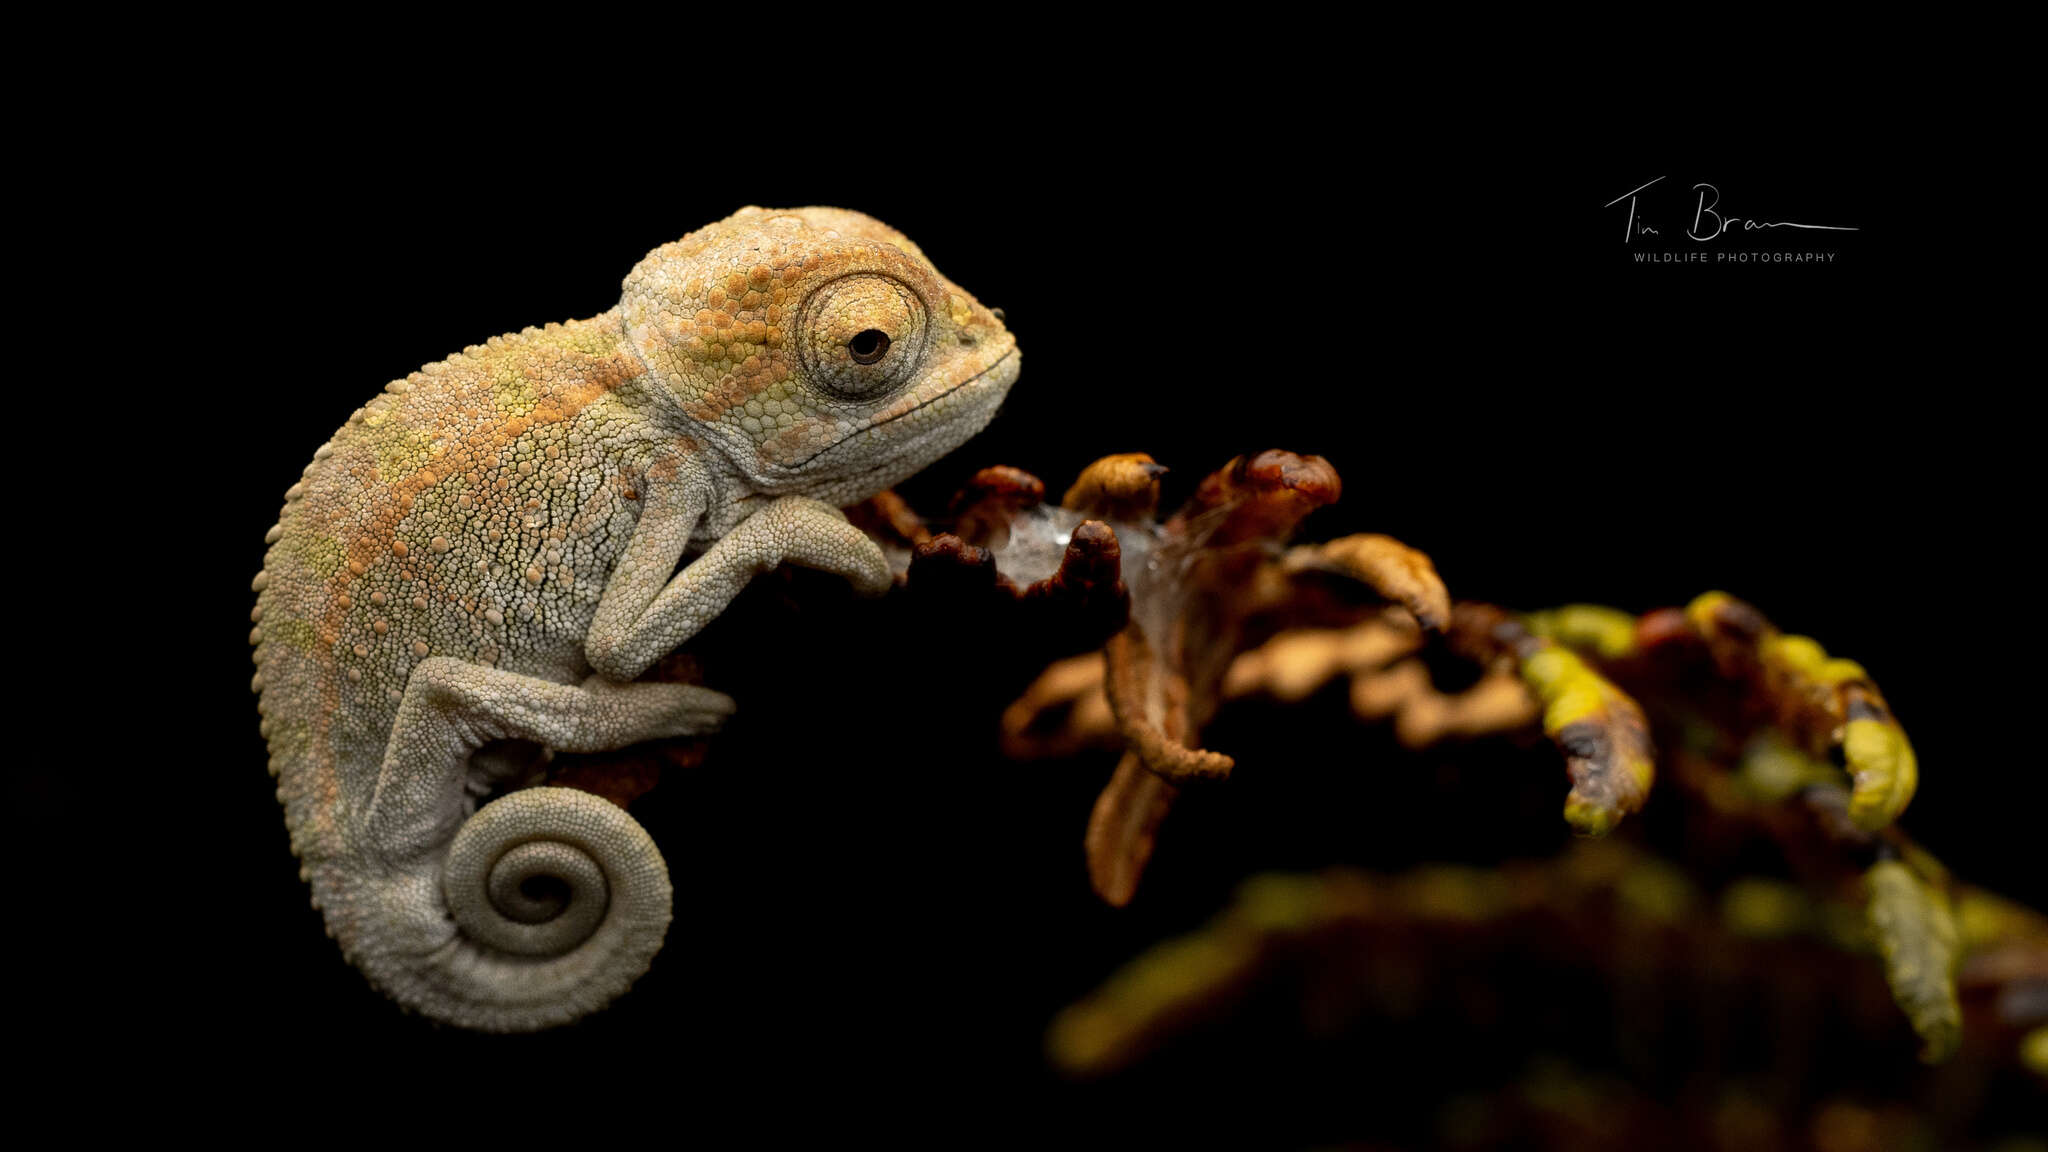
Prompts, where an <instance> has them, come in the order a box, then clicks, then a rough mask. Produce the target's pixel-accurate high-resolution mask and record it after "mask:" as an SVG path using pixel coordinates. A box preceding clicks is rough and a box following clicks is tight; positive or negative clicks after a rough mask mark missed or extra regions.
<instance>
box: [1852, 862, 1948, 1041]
mask: <svg viewBox="0 0 2048 1152" xmlns="http://www.w3.org/2000/svg"><path fill="white" fill-rule="evenodd" d="M1866 880H1867V881H1868V883H1869V885H1870V905H1869V915H1870V930H1871V933H1872V935H1874V936H1875V937H1876V939H1877V948H1878V952H1879V953H1880V954H1881V955H1882V956H1883V957H1884V974H1885V979H1886V981H1887V982H1889V983H1890V984H1891V987H1892V996H1893V998H1895V999H1896V1000H1898V1002H1899V1007H1901V1008H1903V1009H1905V1011H1906V1019H1908V1020H1910V1021H1912V1023H1913V1030H1914V1031H1915V1032H1918V1033H1919V1034H1920V1042H1921V1049H1920V1058H1921V1059H1922V1060H1925V1061H1927V1062H1928V1063H1930V1064H1934V1063H1939V1062H1941V1061H1943V1060H1946V1059H1948V1057H1949V1056H1950V1055H1952V1054H1953V1053H1954V1052H1955V1050H1956V1046H1957V1045H1958V1044H1960V1043H1961V1042H1962V1032H1963V1010H1962V1006H1961V1005H1960V1004H1959V1003H1958V1002H1957V1000H1956V964H1957V961H1958V959H1959V956H1960V950H1959V945H1958V941H1957V935H1956V924H1955V918H1954V916H1953V915H1952V914H1951V913H1950V911H1949V906H1948V898H1947V897H1946V896H1944V895H1943V894H1941V893H1940V892H1937V891H1935V890H1934V889H1933V888H1932V887H1930V886H1928V885H1927V884H1925V883H1923V882H1922V881H1921V879H1920V878H1919V877H1918V876H1915V875H1914V874H1913V871H1912V869H1910V868H1908V867H1906V866H1905V865H1904V864H1902V863H1900V862H1899V861H1897V860H1880V861H1878V862H1877V863H1876V864H1874V865H1872V866H1871V869H1870V871H1869V873H1868V874H1867V875H1866Z"/></svg>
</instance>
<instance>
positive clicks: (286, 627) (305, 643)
mask: <svg viewBox="0 0 2048 1152" xmlns="http://www.w3.org/2000/svg"><path fill="white" fill-rule="evenodd" d="M263 640H264V643H266V644H270V643H276V644H282V645H284V646H285V647H287V648H290V649H292V650H294V651H297V652H313V651H316V650H318V649H320V648H322V647H324V645H322V644H321V643H320V634H319V633H318V632H317V631H315V630H314V628H313V626H312V625H311V624H309V623H307V622H306V621H304V620H298V619H281V620H278V621H277V622H276V623H275V624H273V625H271V627H270V630H269V632H267V633H266V634H265V635H264V638H263Z"/></svg>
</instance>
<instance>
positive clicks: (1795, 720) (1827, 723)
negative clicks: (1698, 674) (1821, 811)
mask: <svg viewBox="0 0 2048 1152" xmlns="http://www.w3.org/2000/svg"><path fill="white" fill-rule="evenodd" d="M1685 619H1686V622H1687V624H1688V625H1689V626H1690V627H1691V629H1692V631H1693V633H1694V634H1695V635H1697V636H1698V637H1699V638H1700V639H1701V640H1702V641H1703V642H1704V643H1705V644H1706V646H1707V650H1708V652H1710V653H1711V654H1712V656H1713V658H1714V662H1715V664H1716V665H1717V666H1719V667H1720V669H1721V671H1722V674H1723V675H1726V676H1729V677H1732V678H1736V679H1739V680H1741V681H1743V682H1744V683H1746V684H1748V685H1749V686H1750V689H1751V692H1752V694H1753V699H1754V701H1755V704H1756V706H1757V707H1758V708H1759V709H1761V710H1764V711H1766V712H1767V714H1768V716H1769V717H1770V719H1771V720H1772V721H1773V722H1775V723H1776V724H1777V725H1778V726H1779V728H1780V729H1781V730H1783V731H1784V732H1785V733H1786V734H1787V735H1789V736H1791V737H1792V738H1793V739H1794V740H1796V741H1798V742H1799V743H1800V744H1801V745H1802V746H1803V747H1804V748H1805V749H1806V750H1807V752H1808V753H1809V754H1811V755H1814V756H1826V755H1827V754H1829V753H1830V752H1835V753H1838V754H1839V755H1840V756H1841V757H1842V760H1843V763H1844V765H1845V766H1846V768H1847V770H1848V773H1849V777H1850V779H1851V781H1852V782H1853V787H1852V790H1851V794H1850V801H1849V814H1850V817H1851V819H1853V820H1855V821H1856V823H1857V824H1858V825H1860V826H1861V827H1863V828H1865V829H1868V830H1872V831H1875V830H1877V829H1880V828H1883V827H1884V826H1886V825H1888V824H1890V823H1891V822H1892V821H1894V820H1896V819H1898V816H1899V814H1900V813H1901V812H1903V811H1905V809H1906V805H1907V804H1908V803H1910V802H1911V801H1912V799H1913V792H1914V790H1915V789H1916V788H1917V787H1918V786H1919V781H1920V768H1919V762H1918V760H1917V759H1916V758H1915V757H1914V755H1913V745H1912V743H1911V741H1909V740H1907V738H1906V733H1905V730H1904V729H1902V728H1901V727H1900V726H1899V722H1898V720H1897V719H1896V718H1895V717H1894V716H1893V715H1892V712H1891V708H1890V707H1889V706H1888V705H1887V704H1886V703H1885V701H1884V696H1883V694H1882V693H1880V692H1879V691H1878V689H1877V685H1876V684H1874V683H1872V682H1871V680H1870V677H1869V674H1868V673H1866V672H1864V670H1863V667H1862V665H1860V664H1857V663H1856V662H1855V661H1853V660H1843V659H1839V658H1834V657H1830V656H1829V655H1828V654H1827V651H1826V650H1825V649H1823V648H1822V647H1821V646H1820V645H1819V644H1818V643H1817V642H1815V641H1814V640H1812V639H1811V638H1809V637H1806V636H1791V635H1786V634H1784V633H1781V632H1779V631H1778V630H1777V628H1775V627H1773V626H1772V624H1771V623H1770V621H1769V620H1766V619H1765V618H1764V615H1763V613H1761V612H1759V611H1757V610H1756V609H1755V608H1754V607H1752V606H1751V605H1749V604H1746V603H1744V602H1742V601H1740V600H1737V599H1735V598H1734V597H1733V596H1730V595H1728V594H1727V593H1725V592H1709V593H1706V594H1705V595H1703V596H1700V597H1698V598H1697V599H1695V600H1694V601H1693V602H1692V603H1691V604H1689V605H1687V606H1686V608H1685Z"/></svg>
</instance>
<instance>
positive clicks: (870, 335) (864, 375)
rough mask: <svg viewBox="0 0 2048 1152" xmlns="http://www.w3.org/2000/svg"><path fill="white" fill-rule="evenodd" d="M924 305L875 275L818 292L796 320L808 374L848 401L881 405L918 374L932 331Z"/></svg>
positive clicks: (896, 282)
mask: <svg viewBox="0 0 2048 1152" xmlns="http://www.w3.org/2000/svg"><path fill="white" fill-rule="evenodd" d="M928 326H929V325H928V323H927V319H926V316H925V308H924V301H922V300H920V299H919V298H918V296H917V293H915V292H913V291H911V289H910V286H909V285H907V284H904V283H903V282H902V281H900V280H896V279H893V278H891V277H888V276H879V275H875V274H872V273H862V274H859V275H854V276H842V277H840V278H839V279H837V280H834V281H832V282H831V283H829V284H826V285H824V286H822V287H820V288H819V289H818V290H817V291H816V292H813V293H812V294H811V297H810V299H809V300H807V301H805V302H804V306H803V311H802V312H801V314H800V315H799V316H798V318H797V332H796V343H797V350H798V353H799V354H800V355H801V356H802V358H803V368H804V374H805V375H806V376H807V377H809V378H810V379H811V380H814V381H816V382H817V383H818V384H819V385H820V386H822V387H824V388H825V389H827V390H828V391H830V392H831V393H833V394H834V395H836V396H839V397H842V398H844V399H847V400H877V399H880V398H882V397H884V396H887V395H889V394H890V393H892V392H894V391H896V390H897V389H899V388H901V387H902V386H903V385H904V384H906V383H908V382H909V381H910V380H911V378H912V377H914V376H915V375H916V374H917V367H918V363H919V361H921V360H922V359H923V358H924V348H925V333H926V330H927V328H928Z"/></svg>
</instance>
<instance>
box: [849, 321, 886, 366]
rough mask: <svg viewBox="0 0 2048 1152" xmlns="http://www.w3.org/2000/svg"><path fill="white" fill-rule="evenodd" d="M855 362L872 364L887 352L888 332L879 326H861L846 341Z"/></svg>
mask: <svg viewBox="0 0 2048 1152" xmlns="http://www.w3.org/2000/svg"><path fill="white" fill-rule="evenodd" d="M846 350H847V351H848V352H850V353H852V355H853V362H854V363H855V364H873V363H874V362H875V361H877V360H880V359H881V358H882V357H884V356H887V355H888V354H889V334H888V333H887V332H884V331H882V330H881V329H880V328H863V329H861V330H860V331H858V332H856V333H854V334H853V339H851V340H848V341H847V342H846Z"/></svg>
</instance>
